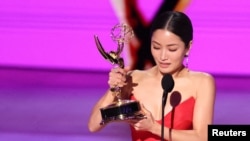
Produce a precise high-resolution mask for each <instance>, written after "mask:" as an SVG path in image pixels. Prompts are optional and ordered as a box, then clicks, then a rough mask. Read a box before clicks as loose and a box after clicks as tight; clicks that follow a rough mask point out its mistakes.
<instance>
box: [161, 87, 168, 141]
mask: <svg viewBox="0 0 250 141" xmlns="http://www.w3.org/2000/svg"><path fill="white" fill-rule="evenodd" d="M166 101H167V92H165V91H164V92H163V96H162V108H161V141H164V115H165V114H164V109H165V105H166Z"/></svg>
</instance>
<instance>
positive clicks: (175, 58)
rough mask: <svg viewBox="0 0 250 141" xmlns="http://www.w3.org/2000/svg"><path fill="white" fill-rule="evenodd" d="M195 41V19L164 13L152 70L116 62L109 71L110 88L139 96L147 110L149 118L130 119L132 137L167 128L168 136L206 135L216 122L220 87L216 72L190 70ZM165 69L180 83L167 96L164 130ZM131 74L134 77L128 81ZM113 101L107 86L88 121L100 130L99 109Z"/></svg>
mask: <svg viewBox="0 0 250 141" xmlns="http://www.w3.org/2000/svg"><path fill="white" fill-rule="evenodd" d="M192 40H193V27H192V23H191V21H190V19H189V18H188V17H187V16H186V15H185V14H184V13H182V12H177V11H168V12H165V13H162V14H161V15H160V16H159V17H158V18H156V19H155V20H154V21H153V24H152V27H151V53H152V56H153V58H154V60H155V62H156V65H155V66H153V67H152V68H150V69H147V70H133V71H129V72H128V71H127V70H126V69H122V68H119V67H117V68H113V69H112V70H111V72H110V73H109V81H108V84H109V86H110V88H113V87H117V86H119V87H122V88H123V90H122V95H123V97H124V96H126V97H129V98H131V99H136V100H138V101H139V102H140V103H141V111H142V113H143V114H144V115H145V116H146V117H147V118H145V119H141V120H137V121H130V122H129V123H130V125H131V135H132V140H133V141H142V140H143V141H155V140H160V139H161V137H162V136H161V135H162V133H161V131H164V133H163V137H164V139H165V140H171V141H206V140H207V131H208V129H207V128H208V125H209V124H212V121H213V110H214V102H215V93H216V87H215V81H214V78H213V76H212V75H211V74H208V73H205V72H198V71H191V70H189V69H188V67H187V66H185V65H184V64H185V63H184V62H185V58H187V57H188V55H189V52H190V48H191V45H192ZM165 74H171V75H172V77H173V80H174V83H175V84H174V88H173V90H172V91H171V92H170V93H169V94H168V96H167V102H166V105H165V109H164V110H165V113H166V114H165V116H164V123H165V124H164V125H165V126H164V130H161V117H162V115H161V114H162V112H161V108H162V105H161V101H162V94H163V88H162V86H161V80H162V78H163V76H164V75H165ZM128 77H130V78H131V82H130V81H127V79H126V78H128ZM131 83H133V85H132V84H131ZM131 87H132V88H131ZM176 94H178V95H179V96H177V97H179V98H178V100H174V99H176V98H172V97H173V96H174V95H176ZM113 100H114V97H113V95H112V91H110V90H108V91H107V93H106V94H105V95H104V96H103V97H102V98H101V99H100V100H99V101H98V103H97V104H96V105H95V107H94V109H93V111H92V113H91V116H90V120H89V130H90V131H92V132H95V131H98V130H100V129H101V128H102V126H100V124H99V123H100V121H101V115H100V111H99V109H100V108H101V107H104V106H107V105H109V104H110V103H111V102H113ZM176 101H178V102H176ZM173 103H175V104H173Z"/></svg>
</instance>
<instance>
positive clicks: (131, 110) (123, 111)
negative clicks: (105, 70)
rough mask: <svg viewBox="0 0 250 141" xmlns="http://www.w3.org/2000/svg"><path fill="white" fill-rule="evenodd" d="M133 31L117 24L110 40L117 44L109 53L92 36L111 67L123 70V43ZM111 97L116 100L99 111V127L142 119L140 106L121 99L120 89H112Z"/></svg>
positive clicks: (126, 26) (97, 39)
mask: <svg viewBox="0 0 250 141" xmlns="http://www.w3.org/2000/svg"><path fill="white" fill-rule="evenodd" d="M133 35H134V34H133V30H132V28H131V27H129V26H128V25H127V24H117V25H115V26H114V27H113V28H112V29H111V38H112V40H113V41H115V42H117V45H118V47H117V50H116V51H110V52H109V53H107V52H106V51H105V50H104V49H103V47H102V45H101V42H100V40H99V38H98V36H97V35H95V36H94V39H95V43H96V46H97V48H98V51H99V52H100V53H101V55H102V56H103V57H104V58H105V59H106V60H108V61H110V62H111V63H112V64H113V65H118V66H119V67H121V68H124V60H123V58H122V57H121V56H120V55H121V52H122V51H123V48H124V43H127V42H128V41H129V40H130V39H131V38H132V37H133ZM112 92H113V95H114V97H115V99H116V101H114V102H113V103H112V104H110V105H108V106H106V107H103V108H101V109H100V112H101V116H102V121H101V123H100V124H101V125H104V124H107V123H109V122H116V121H126V120H130V119H143V118H145V116H144V115H142V114H140V112H139V111H140V110H141V107H140V104H139V102H138V101H135V100H129V99H122V98H121V88H120V87H115V88H112Z"/></svg>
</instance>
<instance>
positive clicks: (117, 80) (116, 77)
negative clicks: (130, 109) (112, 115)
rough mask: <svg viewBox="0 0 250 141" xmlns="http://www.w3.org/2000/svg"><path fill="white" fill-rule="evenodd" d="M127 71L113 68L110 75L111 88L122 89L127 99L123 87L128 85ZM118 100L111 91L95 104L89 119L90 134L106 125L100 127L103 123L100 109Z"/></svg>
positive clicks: (122, 93) (122, 94) (122, 95)
mask: <svg viewBox="0 0 250 141" xmlns="http://www.w3.org/2000/svg"><path fill="white" fill-rule="evenodd" d="M126 74H127V70H126V69H122V68H113V69H112V70H111V71H110V73H109V80H108V84H109V87H110V88H114V87H120V88H122V92H121V97H125V96H124V95H125V93H124V92H123V91H124V90H123V87H124V86H125V85H126V84H127V83H126V76H127V75H126ZM116 100H117V98H116V97H115V95H114V92H112V91H111V90H110V89H109V90H108V91H107V92H106V93H105V94H104V95H103V96H102V97H101V98H100V100H99V101H98V102H97V103H96V104H95V106H94V107H93V109H92V112H91V114H90V117H89V122H88V128H89V131H90V132H96V131H99V130H101V129H102V128H103V127H104V126H105V125H100V123H101V121H102V116H101V112H100V109H101V108H103V107H106V106H108V105H110V104H112V103H113V102H115V101H116Z"/></svg>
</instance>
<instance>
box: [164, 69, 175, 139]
mask: <svg viewBox="0 0 250 141" xmlns="http://www.w3.org/2000/svg"><path fill="white" fill-rule="evenodd" d="M161 86H162V88H163V95H162V112H161V113H162V116H161V141H164V115H165V114H164V109H165V105H166V101H167V95H168V93H169V92H171V91H172V90H173V88H174V79H173V77H172V75H170V74H166V75H164V76H163V78H162V80H161Z"/></svg>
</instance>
